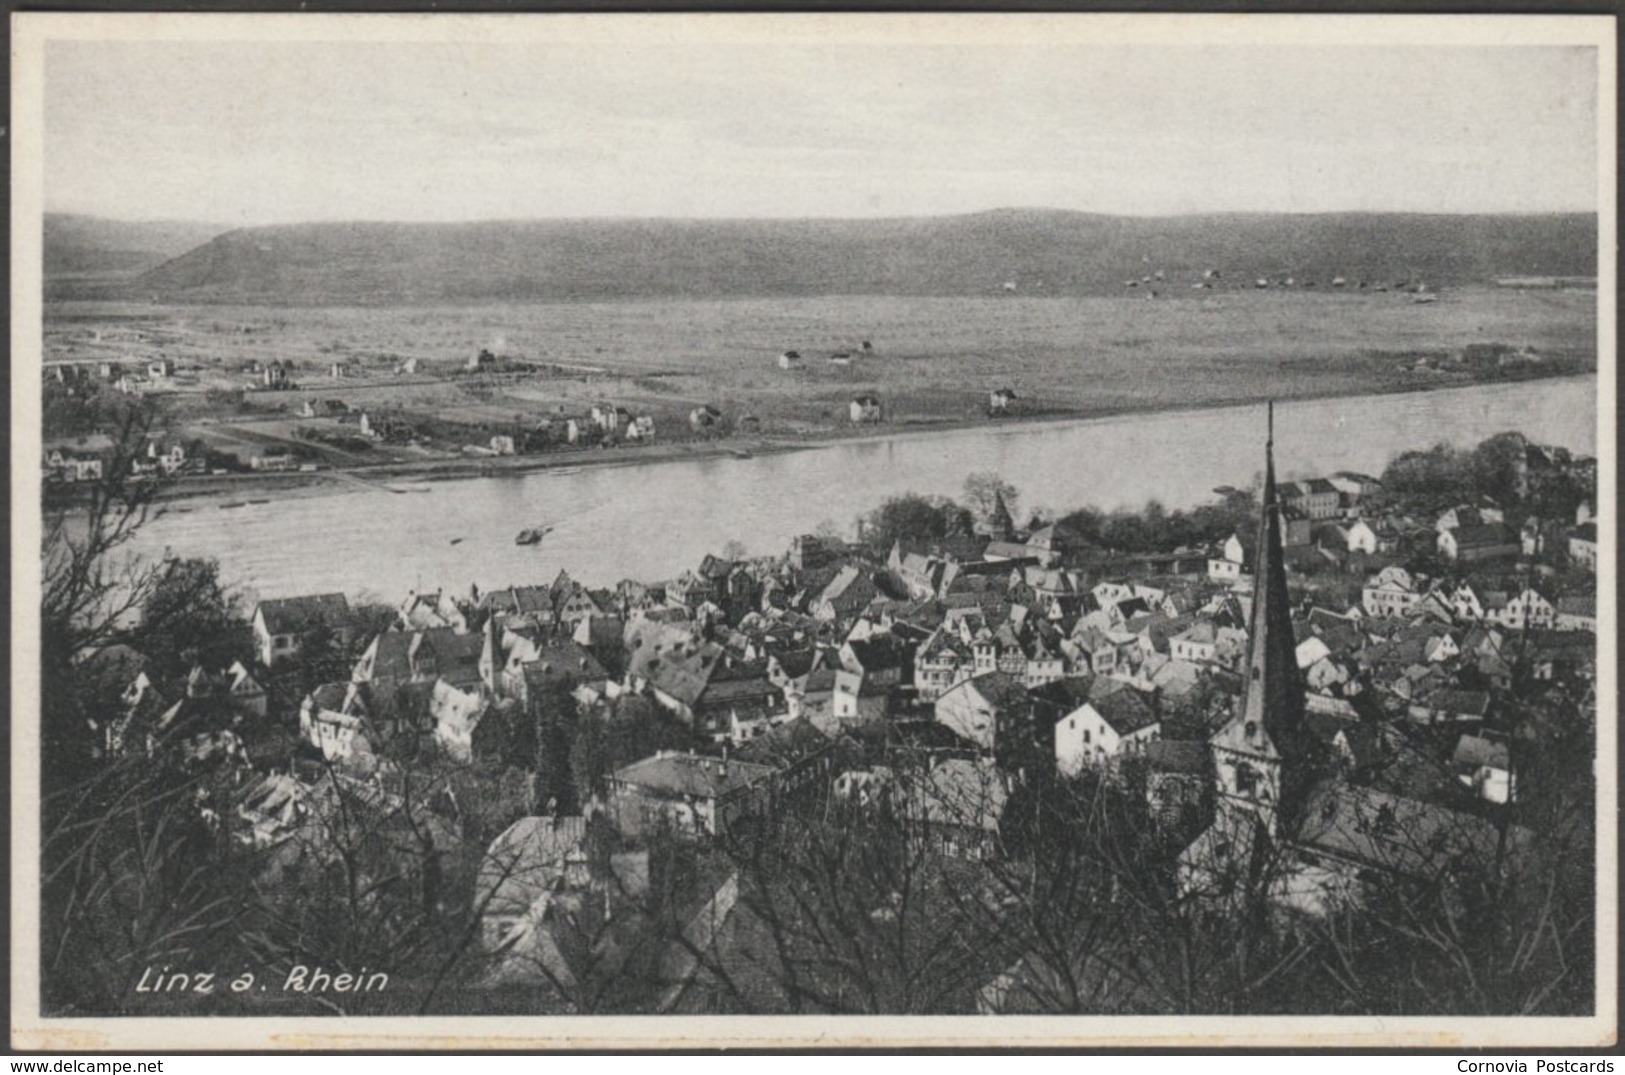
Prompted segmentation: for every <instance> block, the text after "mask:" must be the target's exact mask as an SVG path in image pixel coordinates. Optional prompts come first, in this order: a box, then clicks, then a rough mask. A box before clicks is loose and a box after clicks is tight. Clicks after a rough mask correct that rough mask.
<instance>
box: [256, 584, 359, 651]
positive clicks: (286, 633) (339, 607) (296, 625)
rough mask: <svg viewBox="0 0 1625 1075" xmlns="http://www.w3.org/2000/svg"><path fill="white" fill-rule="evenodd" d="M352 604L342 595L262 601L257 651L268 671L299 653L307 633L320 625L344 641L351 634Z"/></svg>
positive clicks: (257, 617) (257, 631) (331, 594)
mask: <svg viewBox="0 0 1625 1075" xmlns="http://www.w3.org/2000/svg"><path fill="white" fill-rule="evenodd" d="M349 618H350V603H349V601H348V600H347V599H346V598H345V596H344V595H343V594H341V593H327V594H315V595H312V596H309V597H283V598H277V599H273V600H267V601H261V602H260V603H259V605H258V607H256V608H255V609H254V618H253V629H254V649H255V652H256V653H257V654H258V655H259V659H260V663H261V664H263V665H265V666H266V667H267V668H270V667H271V666H273V665H275V664H276V663H277V662H278V661H282V660H286V659H288V658H290V657H294V656H296V655H297V654H298V653H299V647H300V645H301V644H302V642H303V637H304V634H305V632H307V631H309V630H310V629H312V628H313V627H315V626H317V625H318V624H322V625H325V626H327V627H328V628H330V629H332V630H333V631H334V632H335V633H336V634H338V635H339V636H340V637H343V635H344V634H345V633H346V632H347V631H348V630H349Z"/></svg>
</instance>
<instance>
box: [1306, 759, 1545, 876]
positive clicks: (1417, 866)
mask: <svg viewBox="0 0 1625 1075" xmlns="http://www.w3.org/2000/svg"><path fill="white" fill-rule="evenodd" d="M1528 835H1529V834H1528V832H1527V830H1518V829H1515V830H1513V831H1511V832H1509V833H1508V838H1509V843H1510V844H1512V845H1518V844H1522V843H1525V842H1526V841H1527V838H1528ZM1297 837H1298V843H1299V844H1301V845H1304V846H1307V847H1311V848H1315V849H1317V850H1321V851H1325V852H1327V853H1329V854H1332V855H1335V856H1337V857H1340V858H1343V859H1347V860H1351V861H1353V862H1357V863H1359V864H1361V865H1364V866H1370V867H1375V868H1378V869H1383V870H1388V871H1390V872H1394V873H1403V874H1428V873H1444V872H1445V871H1447V870H1449V869H1450V864H1451V862H1452V860H1455V859H1459V858H1474V859H1485V858H1488V857H1490V856H1493V855H1494V854H1495V853H1496V848H1497V846H1498V843H1499V833H1498V831H1497V829H1496V826H1495V825H1494V824H1492V823H1491V822H1489V821H1487V820H1485V819H1484V818H1481V817H1477V816H1475V815H1472V814H1466V813H1462V812H1460V811H1457V810H1451V809H1449V808H1448V807H1443V806H1437V805H1434V804H1433V803H1427V802H1422V801H1420V800H1417V799H1411V798H1406V797H1404V796H1400V795H1392V794H1389V793H1388V792H1384V791H1379V790H1378V789H1376V788H1371V787H1356V786H1354V785H1350V784H1345V783H1343V782H1341V781H1327V782H1325V783H1322V784H1320V785H1319V786H1317V787H1316V788H1315V789H1314V790H1313V791H1312V792H1311V793H1310V796H1309V801H1308V803H1307V805H1306V808H1305V809H1304V812H1303V824H1302V825H1301V826H1300V828H1299V830H1298V833H1297Z"/></svg>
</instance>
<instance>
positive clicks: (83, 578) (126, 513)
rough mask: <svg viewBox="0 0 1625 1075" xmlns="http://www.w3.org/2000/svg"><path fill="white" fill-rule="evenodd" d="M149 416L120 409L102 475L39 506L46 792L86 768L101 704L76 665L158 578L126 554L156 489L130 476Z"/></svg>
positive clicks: (119, 628)
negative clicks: (72, 493) (42, 516)
mask: <svg viewBox="0 0 1625 1075" xmlns="http://www.w3.org/2000/svg"><path fill="white" fill-rule="evenodd" d="M153 420H154V419H153V413H152V411H151V410H149V409H147V408H146V407H140V406H129V407H125V408H124V409H122V410H120V411H119V412H118V423H119V424H118V427H117V430H116V432H115V434H114V436H113V448H112V450H111V452H110V453H109V455H108V456H107V458H106V459H105V460H104V470H103V474H104V476H103V477H102V478H101V479H100V480H98V481H95V482H92V483H89V484H88V485H86V486H80V487H78V488H77V490H76V494H75V499H73V500H58V501H52V500H51V499H49V498H48V499H47V502H46V504H45V519H44V539H43V542H42V547H41V550H40V552H41V557H40V558H41V574H42V581H43V591H42V594H41V601H40V659H41V667H40V687H41V691H40V706H41V712H40V747H41V751H42V772H41V779H42V781H43V783H44V786H45V787H46V788H47V789H61V788H67V787H70V786H72V785H73V784H74V783H76V782H77V781H78V780H80V779H82V778H83V776H84V774H85V773H86V772H87V771H88V770H89V769H90V768H91V764H92V761H93V759H94V757H95V754H96V747H97V738H98V736H97V733H96V730H95V728H94V726H93V723H94V721H96V720H97V718H98V717H103V716H105V712H106V710H105V706H106V704H107V702H108V699H106V698H98V697H95V696H88V695H87V693H86V691H85V690H84V687H85V684H84V683H83V681H82V679H81V677H80V676H79V675H78V674H77V671H76V667H75V666H76V664H77V662H79V661H80V660H81V658H83V657H84V656H85V655H86V654H88V653H93V652H95V651H97V650H99V649H102V648H104V647H106V646H108V645H109V644H111V643H113V642H115V641H117V640H118V639H119V638H120V637H121V635H122V633H123V632H124V631H125V630H126V629H127V628H128V627H129V625H130V624H131V622H132V621H133V620H135V619H136V618H137V615H138V613H139V610H140V609H141V607H142V605H143V604H145V602H146V600H147V598H148V597H149V596H150V595H151V594H152V593H153V592H154V590H155V589H156V588H157V586H158V583H159V581H160V580H161V579H162V577H163V569H162V567H161V565H154V564H152V563H151V562H148V561H144V560H142V559H140V558H138V557H136V556H134V555H132V554H131V553H130V552H129V551H128V546H129V543H130V541H131V540H132V539H133V538H134V537H135V535H136V533H137V531H139V530H140V528H141V526H142V524H143V523H144V522H145V521H146V518H147V512H148V510H149V508H150V507H151V505H152V501H153V498H154V496H155V495H156V494H157V492H158V491H159V489H160V488H161V482H157V481H153V482H135V481H132V480H131V479H130V475H131V473H132V471H131V464H132V463H133V462H134V460H135V459H137V458H138V457H140V455H141V454H142V452H143V451H144V450H145V447H146V440H147V436H146V435H147V432H148V431H149V430H150V429H151V428H152V425H153Z"/></svg>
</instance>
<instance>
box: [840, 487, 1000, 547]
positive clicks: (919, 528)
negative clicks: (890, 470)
mask: <svg viewBox="0 0 1625 1075" xmlns="http://www.w3.org/2000/svg"><path fill="white" fill-rule="evenodd" d="M974 528H975V520H974V519H973V518H972V517H971V513H970V512H969V511H967V510H965V509H964V508H963V507H961V506H959V505H958V504H956V503H954V502H953V501H952V500H948V499H946V498H945V497H927V496H921V495H919V494H918V493H904V494H903V495H902V496H897V497H892V498H891V499H889V500H887V501H886V502H885V503H883V504H881V505H880V507H878V508H876V509H875V510H874V511H872V512H870V514H869V517H868V519H867V521H866V523H865V525H864V534H865V536H866V537H867V539H868V541H869V543H870V546H871V547H872V548H875V549H878V550H881V551H884V550H887V549H890V548H891V546H892V545H893V544H894V543H895V542H898V541H904V542H916V541H940V540H942V539H943V538H945V537H948V536H950V535H955V534H959V535H967V536H968V535H969V534H970V533H971V531H972V530H973V529H974Z"/></svg>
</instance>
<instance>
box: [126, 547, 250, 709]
mask: <svg viewBox="0 0 1625 1075" xmlns="http://www.w3.org/2000/svg"><path fill="white" fill-rule="evenodd" d="M133 641H134V642H135V645H136V648H137V649H139V650H140V651H141V653H142V654H143V655H144V656H145V657H146V658H147V661H148V666H149V672H148V675H149V676H151V678H152V679H153V680H154V681H157V682H173V681H175V680H178V679H179V678H180V677H182V676H184V675H185V674H186V673H187V672H189V671H191V669H192V668H194V667H196V666H198V665H202V666H203V667H204V668H205V669H207V670H208V671H210V672H214V671H217V670H219V669H222V668H225V667H228V666H229V665H230V664H231V663H232V662H233V661H244V662H248V661H250V660H252V659H253V653H254V641H253V630H252V628H251V627H250V626H249V623H248V619H247V616H246V615H244V614H243V610H242V608H241V606H240V605H239V603H238V602H237V601H236V599H235V598H233V597H232V596H231V595H229V594H227V593H226V590H225V588H224V587H223V586H222V585H221V583H220V565H219V564H218V563H216V562H215V561H213V560H168V561H165V562H164V564H163V565H162V567H161V568H160V569H159V570H158V573H157V577H156V579H155V581H154V582H153V584H152V587H151V589H150V591H149V592H148V594H147V597H146V600H145V601H144V602H143V603H142V606H141V626H140V628H139V629H138V630H137V631H136V632H135V633H134V638H133Z"/></svg>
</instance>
